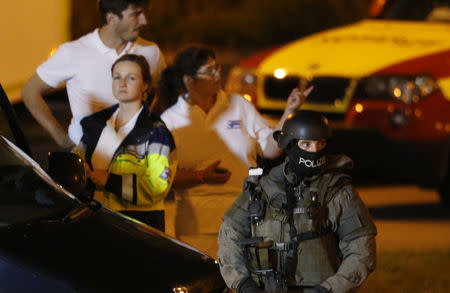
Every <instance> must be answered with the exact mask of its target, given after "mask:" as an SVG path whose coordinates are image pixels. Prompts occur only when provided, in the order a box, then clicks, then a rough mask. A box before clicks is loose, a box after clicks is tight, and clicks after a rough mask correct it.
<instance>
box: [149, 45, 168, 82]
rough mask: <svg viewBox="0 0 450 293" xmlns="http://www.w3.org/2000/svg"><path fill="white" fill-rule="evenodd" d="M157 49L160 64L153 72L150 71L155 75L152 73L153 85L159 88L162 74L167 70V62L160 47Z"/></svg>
mask: <svg viewBox="0 0 450 293" xmlns="http://www.w3.org/2000/svg"><path fill="white" fill-rule="evenodd" d="M156 49H157V55H158V64H157V65H156V68H155V70H152V69H151V68H150V70H152V71H153V73H152V79H153V81H152V83H153V86H154V87H157V86H158V81H159V79H160V76H161V72H162V71H163V70H164V69H166V61H165V59H164V55H163V54H162V52H161V50H160V49H159V47H158V46H156Z"/></svg>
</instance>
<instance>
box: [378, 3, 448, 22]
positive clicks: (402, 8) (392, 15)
mask: <svg viewBox="0 0 450 293" xmlns="http://www.w3.org/2000/svg"><path fill="white" fill-rule="evenodd" d="M378 2H383V1H378ZM377 18H379V19H392V20H426V21H444V22H449V21H450V7H449V1H448V0H391V1H387V2H386V5H385V7H384V9H383V10H382V11H381V12H380V13H379V14H378V15H377Z"/></svg>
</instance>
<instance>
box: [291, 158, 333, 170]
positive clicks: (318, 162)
mask: <svg viewBox="0 0 450 293" xmlns="http://www.w3.org/2000/svg"><path fill="white" fill-rule="evenodd" d="M325 162H326V157H325V156H323V157H320V158H319V159H317V160H315V161H311V160H307V159H304V158H302V157H300V160H299V161H298V164H299V165H301V164H303V165H305V166H306V167H308V168H316V167H319V166H322V165H323V164H325Z"/></svg>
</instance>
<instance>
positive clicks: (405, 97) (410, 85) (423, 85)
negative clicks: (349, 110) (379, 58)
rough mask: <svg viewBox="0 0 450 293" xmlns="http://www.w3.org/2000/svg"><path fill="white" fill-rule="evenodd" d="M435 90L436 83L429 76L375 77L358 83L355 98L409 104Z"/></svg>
mask: <svg viewBox="0 0 450 293" xmlns="http://www.w3.org/2000/svg"><path fill="white" fill-rule="evenodd" d="M436 89H437V84H436V81H435V80H434V79H433V78H432V77H431V76H429V75H424V74H421V75H376V76H369V77H366V78H363V79H361V80H360V81H359V83H358V87H357V89H356V92H355V97H357V98H377V99H386V98H388V99H395V100H397V101H400V102H404V103H407V104H411V103H417V102H418V101H419V100H420V99H421V98H424V97H426V96H428V95H430V94H431V93H432V92H433V91H435V90H436Z"/></svg>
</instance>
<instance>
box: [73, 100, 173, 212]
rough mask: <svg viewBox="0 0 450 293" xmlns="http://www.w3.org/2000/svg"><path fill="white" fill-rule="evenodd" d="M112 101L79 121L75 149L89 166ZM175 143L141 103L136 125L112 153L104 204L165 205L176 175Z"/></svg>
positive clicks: (136, 208) (115, 207) (146, 207)
mask: <svg viewBox="0 0 450 293" xmlns="http://www.w3.org/2000/svg"><path fill="white" fill-rule="evenodd" d="M117 108H118V105H114V106H112V107H110V108H107V109H105V110H102V111H99V112H96V113H94V114H92V115H90V116H87V117H85V118H84V119H83V120H82V121H81V126H82V128H83V137H82V138H81V142H80V143H79V144H78V145H77V146H76V147H75V149H74V152H75V153H76V154H78V155H79V156H80V157H82V158H83V159H84V160H85V161H86V162H87V163H88V164H89V165H90V166H91V168H92V164H91V158H92V154H93V152H94V150H95V147H96V145H97V142H98V140H99V138H100V135H101V133H102V131H103V128H104V127H105V125H106V122H107V121H108V120H109V119H110V117H111V116H112V114H113V113H114V112H115V111H116V110H117ZM174 150H175V144H174V141H173V138H172V135H171V133H170V131H169V130H168V129H167V128H166V126H165V125H164V123H163V122H162V121H160V120H158V119H155V118H154V117H152V116H151V114H150V111H149V110H148V106H147V105H144V108H143V110H142V112H141V113H140V114H139V116H138V118H137V121H136V125H135V126H134V128H133V129H132V130H131V132H130V133H129V134H128V135H127V137H126V138H125V139H124V140H123V141H122V143H121V144H120V146H119V147H118V148H117V150H116V152H115V153H114V156H113V159H112V161H111V164H110V166H109V169H108V172H109V173H110V175H109V177H108V180H107V182H106V186H105V188H104V195H105V201H104V202H103V204H104V205H105V206H107V207H109V208H111V209H113V210H117V211H123V210H134V211H151V210H163V209H164V197H165V196H166V195H167V193H168V192H169V190H170V187H171V185H172V182H173V179H174V177H175V172H176V167H177V161H176V159H175V158H174Z"/></svg>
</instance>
